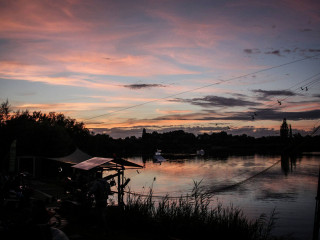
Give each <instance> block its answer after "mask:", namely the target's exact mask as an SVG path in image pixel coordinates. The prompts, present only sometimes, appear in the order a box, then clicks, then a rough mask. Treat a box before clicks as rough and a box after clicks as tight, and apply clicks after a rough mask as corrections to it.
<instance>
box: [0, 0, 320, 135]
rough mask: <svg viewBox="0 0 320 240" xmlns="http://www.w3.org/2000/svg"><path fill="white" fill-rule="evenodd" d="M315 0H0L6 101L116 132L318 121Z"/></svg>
mask: <svg viewBox="0 0 320 240" xmlns="http://www.w3.org/2000/svg"><path fill="white" fill-rule="evenodd" d="M319 90H320V2H319V1H318V0H304V1H300V0H270V1H257V0H255V1H253V0H252V1H251V0H224V1H222V0H215V1H213V0H212V1H209V0H197V1H190V0H157V1H156V0H145V1H144V0H141V1H140V0H137V1H132V0H127V1H122V0H118V1H109V0H91V1H86V0H51V1H50V0H0V102H4V101H6V100H7V99H8V101H9V103H10V105H11V107H12V109H13V111H18V110H29V111H30V112H33V111H41V112H43V113H48V112H56V113H63V114H65V115H66V116H69V117H71V118H75V119H77V120H78V121H82V122H84V123H85V126H86V127H87V128H88V129H90V130H91V131H92V132H94V133H106V134H109V135H110V136H111V137H113V138H119V137H121V138H124V137H127V136H136V137H140V136H141V134H142V129H143V128H146V130H147V132H152V131H158V132H168V131H173V130H184V131H186V132H192V133H194V134H202V133H209V134H210V133H212V132H220V131H226V132H227V133H229V134H233V135H239V134H247V135H250V136H254V137H261V136H276V135H279V129H280V125H281V123H282V120H283V118H286V119H287V122H288V123H289V124H291V126H292V128H293V132H294V133H298V132H299V133H301V134H302V135H305V134H308V133H310V132H311V131H312V129H313V128H314V127H315V126H318V125H319V124H320V101H319V100H320V91H319Z"/></svg>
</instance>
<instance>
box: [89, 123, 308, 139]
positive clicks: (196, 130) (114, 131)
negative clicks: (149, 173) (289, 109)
mask: <svg viewBox="0 0 320 240" xmlns="http://www.w3.org/2000/svg"><path fill="white" fill-rule="evenodd" d="M281 122H282V121H279V129H280V125H281ZM289 123H290V122H289ZM229 126H230V127H229ZM228 127H229V128H228ZM143 128H145V129H146V130H147V132H148V133H152V132H154V131H156V132H158V133H165V132H170V131H176V130H183V131H185V132H188V133H193V134H194V135H199V134H202V133H204V132H206V133H209V134H211V133H213V132H221V131H225V132H227V133H228V134H232V135H242V134H246V135H248V136H252V137H257V138H258V137H263V136H279V129H273V128H272V129H269V128H263V127H262V128H255V127H253V126H244V127H237V128H233V127H232V125H218V126H216V125H214V126H208V127H200V126H195V127H184V126H180V125H178V126H165V127H162V126H137V127H132V128H125V127H124V128H92V129H90V131H93V132H94V133H96V134H98V133H100V134H102V133H104V134H108V135H109V136H110V137H112V138H126V137H131V136H135V137H137V138H139V137H141V136H142V131H143ZM292 132H293V134H296V133H300V134H301V135H303V136H304V135H306V134H308V132H306V131H304V130H296V129H294V126H293V129H292Z"/></svg>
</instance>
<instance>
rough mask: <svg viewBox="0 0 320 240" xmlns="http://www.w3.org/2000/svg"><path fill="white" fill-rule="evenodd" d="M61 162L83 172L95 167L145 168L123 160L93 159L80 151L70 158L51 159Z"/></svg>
mask: <svg viewBox="0 0 320 240" xmlns="http://www.w3.org/2000/svg"><path fill="white" fill-rule="evenodd" d="M49 159H52V160H56V161H59V162H64V163H69V164H72V165H73V166H72V167H73V168H78V169H82V170H90V169H93V168H95V167H102V168H107V169H119V168H125V167H128V168H143V166H141V165H139V164H136V163H133V162H130V161H128V160H125V159H122V158H102V157H92V156H90V155H88V154H86V153H84V152H82V151H81V150H80V149H78V148H77V149H76V150H75V151H74V152H73V153H71V154H70V155H68V156H65V157H60V158H49Z"/></svg>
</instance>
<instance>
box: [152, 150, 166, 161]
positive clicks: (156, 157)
mask: <svg viewBox="0 0 320 240" xmlns="http://www.w3.org/2000/svg"><path fill="white" fill-rule="evenodd" d="M153 161H154V162H156V163H161V162H165V161H166V159H165V158H164V157H162V155H161V150H157V151H156V152H155V154H154V155H153Z"/></svg>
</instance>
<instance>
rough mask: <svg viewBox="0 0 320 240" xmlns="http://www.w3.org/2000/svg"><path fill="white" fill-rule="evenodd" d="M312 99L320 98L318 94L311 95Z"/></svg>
mask: <svg viewBox="0 0 320 240" xmlns="http://www.w3.org/2000/svg"><path fill="white" fill-rule="evenodd" d="M312 96H313V97H316V98H320V94H313V95H312Z"/></svg>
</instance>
